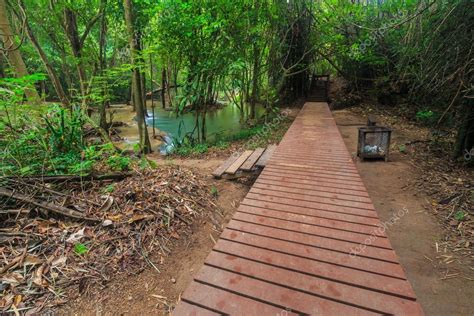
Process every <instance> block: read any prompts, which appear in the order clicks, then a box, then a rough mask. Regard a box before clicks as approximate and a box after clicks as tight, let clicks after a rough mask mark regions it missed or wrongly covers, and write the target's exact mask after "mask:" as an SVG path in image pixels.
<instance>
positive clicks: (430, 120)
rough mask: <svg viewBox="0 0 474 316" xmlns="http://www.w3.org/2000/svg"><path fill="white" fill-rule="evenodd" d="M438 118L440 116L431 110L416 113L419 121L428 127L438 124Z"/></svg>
mask: <svg viewBox="0 0 474 316" xmlns="http://www.w3.org/2000/svg"><path fill="white" fill-rule="evenodd" d="M438 118H439V115H438V114H437V113H435V112H433V111H431V110H423V111H418V112H417V113H416V119H417V121H419V122H420V123H423V124H426V125H432V124H434V123H436V121H437V120H438Z"/></svg>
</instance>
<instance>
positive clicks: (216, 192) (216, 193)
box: [211, 186, 219, 197]
mask: <svg viewBox="0 0 474 316" xmlns="http://www.w3.org/2000/svg"><path fill="white" fill-rule="evenodd" d="M211 195H212V196H214V197H217V196H218V195H219V190H217V188H216V187H215V186H211Z"/></svg>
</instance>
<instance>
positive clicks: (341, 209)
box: [247, 192, 378, 218]
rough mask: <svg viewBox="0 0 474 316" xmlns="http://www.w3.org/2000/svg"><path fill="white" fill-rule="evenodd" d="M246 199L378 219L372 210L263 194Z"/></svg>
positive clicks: (250, 195)
mask: <svg viewBox="0 0 474 316" xmlns="http://www.w3.org/2000/svg"><path fill="white" fill-rule="evenodd" d="M247 197H248V198H250V199H254V200H258V201H265V202H274V203H279V204H286V205H297V206H303V207H306V208H309V209H314V210H323V211H329V212H333V213H339V214H346V215H356V216H361V217H367V218H378V217H377V213H376V212H375V211H373V210H364V209H359V208H353V207H347V206H339V205H333V204H323V203H315V202H313V201H304V200H298V199H293V198H286V197H283V196H274V195H269V194H263V193H253V192H249V193H248V194H247Z"/></svg>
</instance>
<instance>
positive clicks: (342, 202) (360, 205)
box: [249, 187, 375, 211]
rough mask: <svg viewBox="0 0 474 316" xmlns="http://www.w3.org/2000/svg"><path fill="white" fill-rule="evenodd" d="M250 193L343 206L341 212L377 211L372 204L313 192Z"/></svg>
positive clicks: (253, 189)
mask: <svg viewBox="0 0 474 316" xmlns="http://www.w3.org/2000/svg"><path fill="white" fill-rule="evenodd" d="M249 192H252V193H255V194H260V195H271V196H276V197H285V198H289V199H295V200H300V201H308V202H316V203H317V205H319V204H330V205H336V206H341V207H342V208H341V210H344V211H345V210H346V208H350V209H353V208H357V209H362V210H371V211H375V208H374V205H373V204H372V203H371V202H358V201H350V200H346V199H338V198H334V197H323V196H321V195H320V194H315V193H313V192H290V191H286V192H285V190H274V189H267V188H265V189H262V188H258V187H252V189H250V191H249Z"/></svg>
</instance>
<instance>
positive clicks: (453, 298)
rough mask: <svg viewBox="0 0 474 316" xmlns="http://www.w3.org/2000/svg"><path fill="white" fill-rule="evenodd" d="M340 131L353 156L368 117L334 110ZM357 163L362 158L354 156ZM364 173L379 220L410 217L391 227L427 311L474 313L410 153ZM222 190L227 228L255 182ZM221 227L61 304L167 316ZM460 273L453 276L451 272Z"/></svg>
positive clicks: (88, 311) (221, 184)
mask: <svg viewBox="0 0 474 316" xmlns="http://www.w3.org/2000/svg"><path fill="white" fill-rule="evenodd" d="M334 116H335V118H336V121H337V123H338V126H339V129H340V132H341V134H342V136H343V138H344V141H345V142H346V145H347V147H348V149H349V151H350V152H352V153H353V156H354V157H355V151H356V144H357V127H358V124H360V125H363V124H365V118H364V117H362V116H360V115H357V114H354V113H353V112H352V111H350V110H339V111H335V112H334ZM392 128H393V129H394V132H393V135H392V137H393V139H392V143H403V142H405V141H408V140H411V139H416V137H417V136H418V135H410V134H409V133H407V132H406V131H399V130H397V127H396V126H392ZM221 161H222V159H218V158H216V159H206V160H200V159H186V160H185V159H175V160H165V161H163V160H159V162H161V163H169V164H171V163H172V164H179V165H185V166H187V167H191V168H193V169H195V170H197V171H199V172H203V173H205V174H207V175H209V174H210V173H211V171H212V170H213V169H214V168H216V167H217V166H218V165H219V164H220V162H221ZM356 161H357V159H356ZM356 165H357V168H358V169H359V171H360V174H361V176H362V179H363V181H364V183H365V185H366V187H367V190H368V191H369V194H370V196H371V198H372V200H373V202H374V204H375V207H376V209H377V210H378V213H379V216H380V218H381V220H382V221H384V222H385V221H388V220H390V219H391V218H392V216H393V214H395V213H397V212H398V211H400V210H402V209H405V210H408V211H407V212H405V215H404V216H403V217H401V218H400V219H399V220H397V221H396V222H395V223H394V224H393V225H392V226H390V227H389V228H388V229H387V233H388V235H389V238H390V241H391V243H392V245H393V248H394V249H395V251H396V252H397V254H398V256H399V257H400V261H401V263H402V266H403V268H404V269H405V271H406V273H407V275H408V279H409V280H410V282H411V284H412V285H413V287H414V290H415V292H416V294H417V296H418V299H419V301H420V302H421V304H422V306H423V309H424V311H425V313H426V314H427V315H469V314H472V309H473V304H472V298H474V286H472V278H469V277H468V275H469V273H471V275H472V268H471V267H468V266H466V265H465V264H462V263H460V262H457V261H455V260H454V261H453V262H451V263H450V264H444V263H442V262H440V261H441V260H440V258H442V256H443V255H446V254H445V253H444V251H443V249H436V246H435V244H436V242H437V241H439V240H440V238H441V237H442V231H441V227H440V225H439V224H438V223H437V221H436V219H435V217H434V216H433V215H432V214H430V213H429V211H428V208H427V204H429V203H430V201H429V199H428V198H427V197H425V196H422V195H420V194H417V193H415V192H414V191H413V190H411V189H410V187H409V186H408V185H407V183H408V182H409V180H410V179H413V178H414V177H417V174H416V172H415V169H414V168H413V166H412V165H411V163H410V159H409V158H408V156H407V155H405V154H402V153H399V152H392V154H391V158H390V161H389V162H383V161H374V162H359V161H357V162H356ZM209 181H210V182H211V183H213V184H214V185H215V186H216V188H217V189H218V192H219V198H218V206H219V207H220V208H221V209H222V211H223V212H224V214H225V218H224V219H223V220H222V225H221V226H222V227H223V226H224V225H225V223H227V222H228V220H229V219H230V217H231V215H232V214H233V212H234V211H235V210H236V208H237V207H238V204H239V202H240V201H241V200H242V199H243V197H244V196H245V194H246V193H247V191H248V190H249V187H250V184H251V183H250V182H247V183H245V184H244V183H238V182H230V181H224V180H221V181H217V180H214V179H212V178H211V177H209ZM218 236H219V232H218V231H215V230H214V229H213V225H212V224H211V223H210V222H209V220H204V219H203V220H201V221H199V222H196V223H194V225H193V233H192V234H191V235H189V236H188V237H186V238H183V239H181V240H177V241H176V244H175V246H174V249H172V254H171V255H170V256H169V257H166V258H156V257H155V258H153V260H154V262H161V264H160V265H159V269H160V270H161V273H158V272H156V271H155V270H153V269H151V268H149V269H147V270H145V271H143V272H142V273H140V274H138V275H127V276H118V277H116V278H115V279H113V280H111V281H110V282H109V283H108V284H107V286H106V287H105V288H103V289H96V290H95V291H92V292H91V293H88V294H87V295H84V296H82V297H80V298H79V299H77V300H75V301H73V302H70V303H68V304H67V305H66V306H64V307H62V308H61V309H60V310H59V313H61V314H70V315H93V314H95V315H135V314H153V315H166V314H168V313H169V311H171V310H172V308H173V306H174V304H175V303H176V302H177V301H178V300H179V296H180V294H181V293H182V292H183V291H184V289H185V288H186V286H187V285H188V284H189V283H190V282H191V280H192V277H193V275H194V273H196V272H197V271H198V269H199V268H200V266H201V265H202V263H203V261H204V260H205V258H206V256H207V254H208V253H209V252H210V250H211V248H212V246H213V244H214V240H217V238H218ZM453 276H456V277H453Z"/></svg>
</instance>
